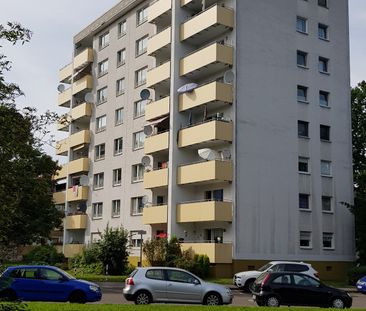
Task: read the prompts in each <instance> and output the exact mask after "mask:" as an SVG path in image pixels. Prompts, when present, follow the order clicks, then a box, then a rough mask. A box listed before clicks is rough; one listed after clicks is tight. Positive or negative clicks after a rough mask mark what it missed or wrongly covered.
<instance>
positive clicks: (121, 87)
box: [116, 78, 126, 96]
mask: <svg viewBox="0 0 366 311" xmlns="http://www.w3.org/2000/svg"><path fill="white" fill-rule="evenodd" d="M125 87H126V86H125V78H122V79H119V80H117V81H116V96H118V95H121V94H123V93H124V92H125Z"/></svg>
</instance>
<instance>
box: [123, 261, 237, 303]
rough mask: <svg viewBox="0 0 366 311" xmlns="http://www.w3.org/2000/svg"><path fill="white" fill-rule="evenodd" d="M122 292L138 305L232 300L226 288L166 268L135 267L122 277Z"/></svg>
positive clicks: (183, 272) (229, 291)
mask: <svg viewBox="0 0 366 311" xmlns="http://www.w3.org/2000/svg"><path fill="white" fill-rule="evenodd" d="M123 295H124V297H125V298H126V299H127V300H129V301H134V302H135V304H138V305H142V304H150V303H153V302H173V303H197V304H204V305H221V304H230V303H231V302H232V300H233V294H232V292H231V290H230V289H228V288H226V287H224V286H222V285H218V284H213V283H207V282H205V281H203V280H201V279H200V278H199V277H197V276H195V275H194V274H192V273H190V272H188V271H186V270H183V269H177V268H169V267H148V268H147V267H146V268H145V267H144V268H137V269H136V270H134V271H133V272H132V273H131V275H130V276H129V277H128V278H127V279H126V285H125V287H124V289H123Z"/></svg>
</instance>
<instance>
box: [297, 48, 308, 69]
mask: <svg viewBox="0 0 366 311" xmlns="http://www.w3.org/2000/svg"><path fill="white" fill-rule="evenodd" d="M307 58H308V53H306V52H302V51H297V66H300V67H306V66H307Z"/></svg>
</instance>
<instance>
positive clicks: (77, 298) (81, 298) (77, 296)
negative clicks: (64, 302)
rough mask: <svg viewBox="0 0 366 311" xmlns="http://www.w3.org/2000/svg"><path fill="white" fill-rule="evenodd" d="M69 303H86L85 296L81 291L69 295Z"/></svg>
mask: <svg viewBox="0 0 366 311" xmlns="http://www.w3.org/2000/svg"><path fill="white" fill-rule="evenodd" d="M69 301H70V302H71V303H86V296H85V294H84V293H83V292H82V291H76V292H73V293H71V295H70V298H69Z"/></svg>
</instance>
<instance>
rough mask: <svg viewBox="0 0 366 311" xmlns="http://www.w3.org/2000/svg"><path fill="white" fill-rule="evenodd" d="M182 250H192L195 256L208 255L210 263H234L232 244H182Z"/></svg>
mask: <svg viewBox="0 0 366 311" xmlns="http://www.w3.org/2000/svg"><path fill="white" fill-rule="evenodd" d="M181 247H182V250H183V251H185V250H188V249H192V251H193V253H195V254H202V255H207V256H208V258H210V263H232V261H233V255H232V254H233V246H232V243H204V242H203V243H202V242H197V243H186V242H184V243H182V244H181Z"/></svg>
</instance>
